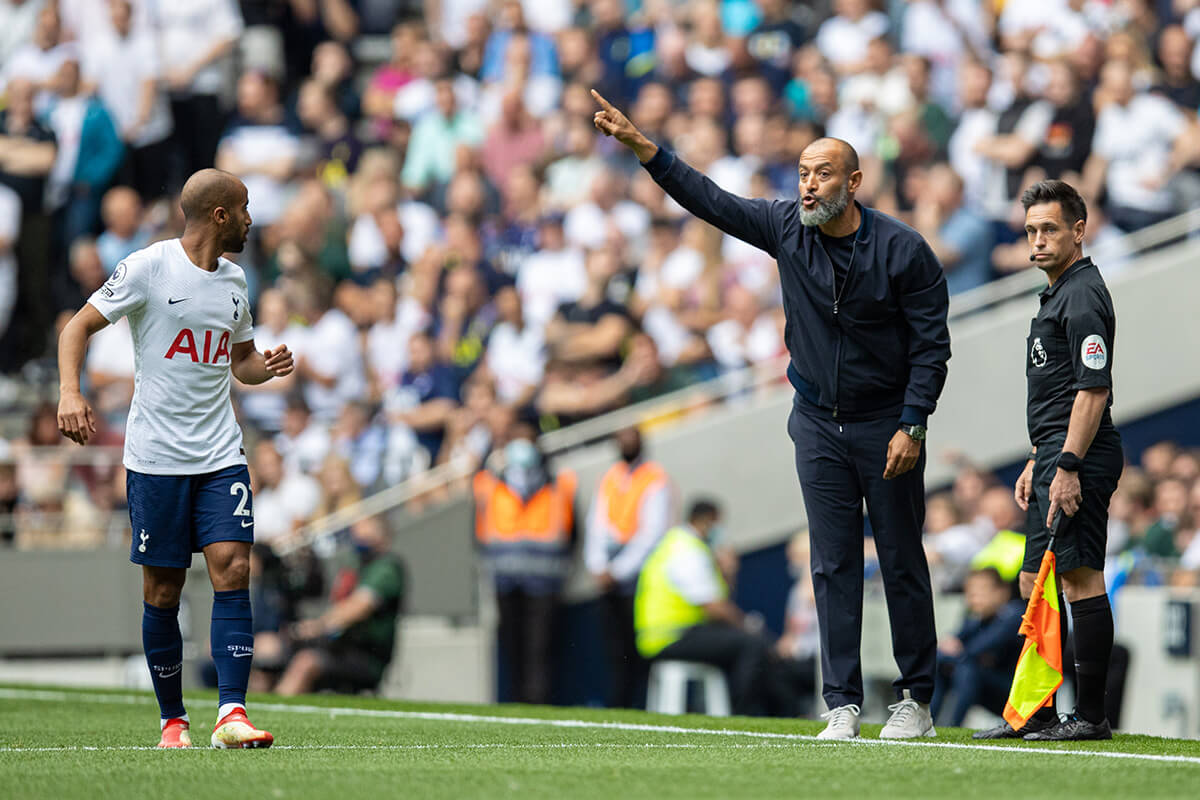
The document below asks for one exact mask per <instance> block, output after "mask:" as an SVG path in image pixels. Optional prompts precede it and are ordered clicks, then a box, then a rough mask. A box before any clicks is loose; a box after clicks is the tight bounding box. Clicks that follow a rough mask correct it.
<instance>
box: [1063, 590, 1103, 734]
mask: <svg viewBox="0 0 1200 800" xmlns="http://www.w3.org/2000/svg"><path fill="white" fill-rule="evenodd" d="M1071 621H1072V622H1074V623H1075V688H1076V692H1075V693H1076V695H1077V699H1076V702H1075V713H1076V714H1078V715H1079V716H1080V717H1082V718H1083V719H1085V720H1087V721H1088V722H1094V723H1099V722H1103V721H1104V719H1105V713H1104V690H1105V687H1106V686H1107V684H1108V662H1109V659H1111V658H1112V647H1113V617H1112V608H1111V607H1110V606H1109V604H1108V595H1107V594H1101V595H1097V596H1096V597H1089V598H1088V599H1086V600H1078V601H1076V602H1074V603H1072V604H1071Z"/></svg>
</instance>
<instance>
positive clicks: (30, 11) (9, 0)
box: [0, 0, 46, 64]
mask: <svg viewBox="0 0 1200 800" xmlns="http://www.w3.org/2000/svg"><path fill="white" fill-rule="evenodd" d="M45 5H46V0H5V2H3V3H0V64H7V63H9V61H10V60H11V59H12V57H13V55H14V54H15V53H16V52H17V51H18V50H19V48H20V47H21V46H22V45H24V44H26V43H27V42H29V41H30V40H32V39H33V38H34V35H35V34H34V32H35V31H36V29H37V23H38V18H39V17H40V16H41V13H42V7H43V6H45Z"/></svg>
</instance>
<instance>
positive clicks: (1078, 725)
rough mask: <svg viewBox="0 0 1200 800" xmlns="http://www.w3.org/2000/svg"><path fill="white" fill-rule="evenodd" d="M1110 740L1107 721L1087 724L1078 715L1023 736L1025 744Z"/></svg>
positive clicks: (1110, 734)
mask: <svg viewBox="0 0 1200 800" xmlns="http://www.w3.org/2000/svg"><path fill="white" fill-rule="evenodd" d="M1111 738H1112V728H1110V727H1109V726H1108V720H1104V721H1103V722H1088V721H1087V720H1086V719H1083V718H1082V717H1080V716H1079V715H1078V714H1072V715H1071V716H1069V717H1067V718H1066V719H1064V720H1063V721H1062V722H1060V723H1058V724H1057V725H1054V726H1052V727H1049V728H1046V729H1045V730H1041V731H1037V732H1036V733H1029V734H1026V735H1025V741H1027V742H1084V741H1093V740H1097V739H1111Z"/></svg>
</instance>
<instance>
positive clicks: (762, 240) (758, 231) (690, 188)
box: [592, 89, 785, 257]
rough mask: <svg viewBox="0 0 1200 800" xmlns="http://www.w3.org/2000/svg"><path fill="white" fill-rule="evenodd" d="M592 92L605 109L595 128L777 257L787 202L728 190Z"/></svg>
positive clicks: (695, 204)
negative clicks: (778, 219)
mask: <svg viewBox="0 0 1200 800" xmlns="http://www.w3.org/2000/svg"><path fill="white" fill-rule="evenodd" d="M592 97H593V98H595V100H596V102H597V103H599V104H600V107H601V109H602V110H600V111H597V112H596V114H595V116H594V117H593V118H592V122H593V123H594V124H595V126H596V129H597V130H599V131H600V132H601V133H603V134H605V135H606V136H612V137H613V138H614V139H616V140H617V141H618V142H620V143H621V144H623V145H625V146H626V147H628V148H629V149H630V150H632V151H633V153H634V155H636V156H637V157H638V161H640V162H642V166H644V167H645V168H646V171H647V172H649V173H650V177H652V178H654V180H655V181H656V182H657V183H658V185H659V186H661V187H662V188H663V189H664V190H665V191H666V193H667V194H669V195H670V196H671V197H672V198H673V199H674V200H675V202H677V203H679V205H681V206H683V207H684V208H686V209H687V210H688V211H689V212H690V213H692V214H694V215H696V216H697V217H699V218H700V219H702V220H704V221H705V222H707V223H708V224H710V225H712V226H714V227H716V228H719V229H720V230H722V231H724V232H725V233H728V234H729V235H730V236H736V237H737V238H738V239H741V240H742V241H744V242H746V243H748V244H752V245H754V246H755V247H757V248H759V249H760V250H765V251H766V252H767V253H768V254H770V255H771V256H772V257H774V256H775V252H776V250H777V249H778V241H779V233H778V230H777V226H776V224H775V219H776V214H778V213H780V211H779V210H778V209H779V207H780V206H781V205H785V204H783V203H781V202H776V203H772V202H770V201H767V200H749V199H747V198H745V197H738V196H737V195H736V194H733V193H732V192H727V191H725V190H724V189H722V188H721V187H720V186H717V184H715V183H713V182H712V181H711V180H709V179H708V178H706V177H704V175H702V174H700V173H699V172H698V171H696V170H695V169H692V167H690V166H688V165H687V164H686V163H684V161H683V159H681V158H679V157H678V156H676V155H675V154H674V153H672V152H670V151H669V150H664V149H662V148H660V147H659V146H658V145H656V144H655V143H654V142H652V141H650V140H649V139H647V138H646V136H645V135H644V134H643V133H642V132H641V131H639V130H638V129H637V126H636V125H634V124H633V123H632V122H630V121H629V118H628V117H626V116H625V115H624V114H623V113H621V112H620V111H619V110H618V109H617V108H616V107H614V106H613V105H612V103H610V102H608V101H607V100H605V99H604V98H603V97H602V96H601V95H600V93H599V92H597V91H596V90H595V89H593V90H592Z"/></svg>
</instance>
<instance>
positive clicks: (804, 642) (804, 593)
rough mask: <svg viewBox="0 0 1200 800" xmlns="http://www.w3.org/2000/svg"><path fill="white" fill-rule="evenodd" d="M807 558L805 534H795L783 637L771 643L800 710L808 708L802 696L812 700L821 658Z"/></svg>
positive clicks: (790, 548) (791, 543) (789, 552)
mask: <svg viewBox="0 0 1200 800" xmlns="http://www.w3.org/2000/svg"><path fill="white" fill-rule="evenodd" d="M811 555H812V554H811V551H810V548H809V542H808V532H807V531H803V532H801V533H798V534H796V535H795V536H793V537H792V539H791V541H789V542H788V547H787V559H788V574H789V576H790V577H791V578H792V581H793V583H792V588H791V591H789V592H788V598H787V606H786V608H785V610H784V617H783V635H782V636H780V637H779V641H777V642H776V643H775V652H776V653H777V654H778V655H779V657H780V658H781V659H784V663H785V664H786V665H789V666H790V668H791V671H792V673H793V675H794V676H795V678H794V682H795V683H797V684H798V688H799V689H800V691H801V696H800V698H799V705H800V707H801V708H802V709H803V708H806V707H808V703H806V702H805V696H808V697H812V698H815V697H816V690H817V661H818V659H819V658H820V656H821V637H820V631H819V630H818V628H817V625H818V623H817V600H816V597H815V596H814V595H813V588H812V569H811ZM814 702H815V700H814Z"/></svg>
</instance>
